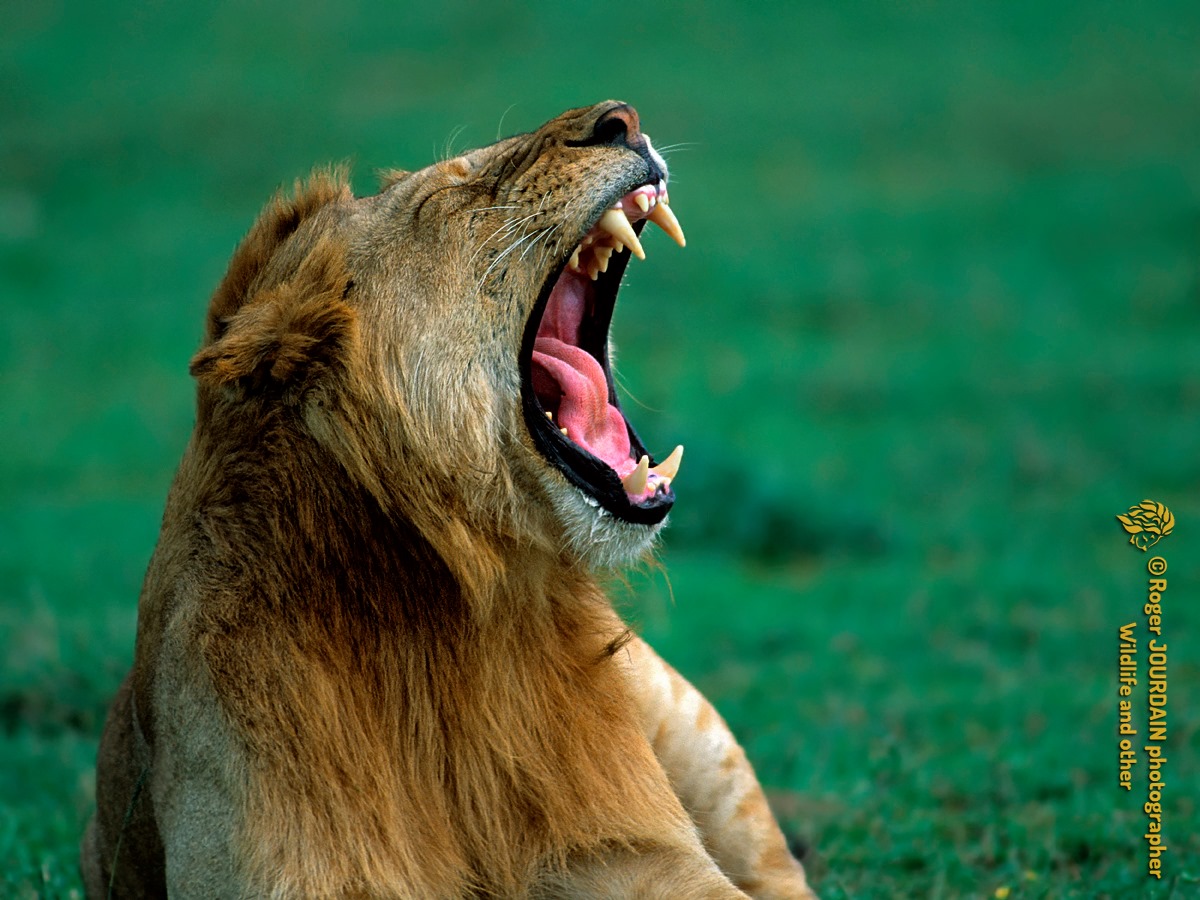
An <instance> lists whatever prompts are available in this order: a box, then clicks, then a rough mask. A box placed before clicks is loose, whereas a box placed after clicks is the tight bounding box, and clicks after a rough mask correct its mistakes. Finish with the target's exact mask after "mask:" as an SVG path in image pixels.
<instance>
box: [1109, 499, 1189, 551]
mask: <svg viewBox="0 0 1200 900" xmlns="http://www.w3.org/2000/svg"><path fill="white" fill-rule="evenodd" d="M1117 521H1119V522H1120V523H1121V527H1122V528H1124V529H1125V531H1126V533H1128V534H1129V543H1131V544H1133V546H1135V547H1137V548H1138V549H1139V550H1143V551H1144V550H1149V549H1150V548H1151V547H1153V546H1154V545H1155V544H1157V543H1158V542H1159V541H1161V540H1162V539H1163V538H1165V537H1166V536H1167V535H1168V534H1170V533H1171V529H1172V528H1174V527H1175V517H1174V516H1173V515H1171V511H1170V510H1169V509H1167V508H1166V507H1165V506H1163V505H1162V504H1161V503H1155V502H1154V501H1153V500H1143V501H1142V502H1141V503H1139V504H1138V505H1137V506H1131V507H1129V515H1127V516H1117Z"/></svg>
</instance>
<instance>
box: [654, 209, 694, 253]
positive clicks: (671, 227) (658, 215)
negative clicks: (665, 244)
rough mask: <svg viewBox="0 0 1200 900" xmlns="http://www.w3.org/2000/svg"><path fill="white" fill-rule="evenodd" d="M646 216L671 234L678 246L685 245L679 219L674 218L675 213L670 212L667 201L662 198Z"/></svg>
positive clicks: (685, 241)
mask: <svg viewBox="0 0 1200 900" xmlns="http://www.w3.org/2000/svg"><path fill="white" fill-rule="evenodd" d="M647 218H648V219H649V220H650V221H651V222H653V223H654V224H655V225H657V226H658V227H659V228H661V229H662V230H663V231H665V232H666V233H667V234H669V235H670V236H671V240H673V241H674V242H675V243H677V244H678V245H679V246H680V247H686V246H687V240H686V239H685V238H684V236H683V229H682V228H680V227H679V220H678V219H677V218H675V213H673V212H671V207H669V206H667V201H666V200H663V202H662V203H659V204H658V205H657V206H656V207H654V209H653V210H652V211H651V213H650V215H649V216H647Z"/></svg>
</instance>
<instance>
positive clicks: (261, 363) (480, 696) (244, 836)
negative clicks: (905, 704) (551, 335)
mask: <svg viewBox="0 0 1200 900" xmlns="http://www.w3.org/2000/svg"><path fill="white" fill-rule="evenodd" d="M612 108H613V105H612V104H609V105H608V106H607V107H597V108H594V109H593V110H590V111H589V110H580V111H575V112H574V113H570V114H567V115H565V116H563V117H561V118H560V119H558V120H555V122H552V123H550V125H548V126H546V128H544V129H542V131H540V132H538V133H536V134H535V135H530V136H524V137H522V138H516V139H511V140H510V141H506V142H503V143H501V144H498V145H496V146H495V147H494V148H485V150H482V151H476V153H475V154H471V155H469V156H468V157H465V158H463V160H453V161H450V162H447V163H442V164H439V165H438V166H434V167H432V168H431V169H429V170H424V171H423V172H421V173H416V174H415V175H412V176H406V177H403V178H399V179H398V180H397V182H396V184H394V185H392V186H391V187H389V188H388V189H387V190H385V191H384V192H383V193H382V194H380V195H379V196H378V197H376V198H368V199H366V200H359V199H356V198H354V197H352V196H351V194H350V192H349V190H348V189H347V188H346V187H345V186H344V185H342V184H341V183H340V182H339V181H338V180H337V179H335V178H331V177H318V178H315V179H314V180H313V182H311V183H310V184H309V185H308V186H307V187H306V188H304V189H302V190H298V192H297V195H296V196H295V197H294V198H293V199H292V200H290V201H284V200H278V201H276V202H275V203H274V204H272V205H271V206H270V207H268V209H267V210H266V211H265V212H264V214H263V216H262V217H261V218H260V220H259V222H258V223H257V224H256V226H255V228H254V229H253V230H252V231H251V233H250V234H249V235H248V236H247V238H246V240H245V241H244V242H243V244H242V246H241V247H240V248H239V250H238V252H237V253H236V254H235V256H234V259H233V261H232V263H231V266H230V271H229V273H228V274H227V275H226V278H225V280H224V281H223V283H222V285H221V287H220V288H219V289H218V291H217V294H216V295H215V296H214V298H213V302H212V307H211V310H210V317H209V330H208V337H207V340H206V342H205V346H204V347H203V348H202V349H201V351H200V353H199V354H198V355H197V357H196V359H195V360H193V372H194V374H195V375H196V376H197V379H198V382H199V395H198V414H197V424H196V431H195V434H194V436H193V438H192V441H191V444H190V445H189V447H188V450H187V453H186V454H185V457H184V460H183V462H182V464H181V466H180V470H179V474H178V476H177V478H176V481H175V484H174V486H173V488H172V490H171V494H170V497H169V498H168V502H167V509H166V513H165V516H164V520H163V527H162V533H161V535H160V540H159V545H158V548H157V550H156V552H155V555H154V559H153V560H152V561H151V564H150V568H149V571H148V573H147V576H146V581H145V585H144V587H143V592H142V597H141V602H140V612H139V629H138V643H137V653H136V659H135V664H134V668H133V670H132V672H131V673H130V676H129V678H128V679H127V680H126V683H125V684H124V685H123V687H122V690H121V692H120V694H119V696H118V698H117V700H116V701H115V702H114V704H113V708H112V710H111V712H110V716H109V721H108V724H107V726H106V730H105V735H104V738H103V741H102V744H101V750H100V756H99V764H98V774H97V804H98V810H97V815H96V818H95V820H94V821H93V823H92V824H91V825H90V826H89V830H88V834H87V835H86V836H85V840H84V848H83V869H84V874H85V882H86V884H87V888H88V894H89V896H90V897H92V898H100V897H104V896H106V895H107V892H108V888H109V883H110V880H111V881H112V884H113V888H114V890H113V895H114V896H117V897H143V896H145V897H150V896H163V895H165V894H166V893H167V891H168V890H169V891H170V893H171V896H173V897H198V898H199V897H204V898H208V897H260V896H270V897H279V898H316V897H339V898H340V897H345V898H350V897H362V898H367V897H370V898H377V897H378V898H384V897H396V898H399V897H412V898H457V897H526V896H528V897H560V896H561V897H575V896H578V897H626V896H627V897H652V896H662V897H735V896H743V895H742V894H741V893H740V892H739V891H738V890H737V888H735V887H734V885H733V883H731V881H730V880H729V879H730V878H732V879H733V881H734V882H736V883H737V884H738V885H740V886H741V887H742V888H743V889H745V890H746V891H749V892H751V893H752V894H753V895H754V896H761V897H780V898H782V897H806V896H809V895H808V893H807V888H806V887H805V884H804V878H803V873H802V871H801V869H800V867H799V865H798V864H797V863H795V861H794V860H792V859H791V857H790V855H789V854H788V853H787V851H786V847H785V846H784V842H783V838H782V835H781V834H780V833H779V830H778V828H777V826H776V825H775V824H774V821H773V819H772V818H771V816H770V813H769V811H768V810H767V808H766V806H765V801H764V800H763V798H762V792H761V790H760V789H759V787H758V785H757V782H756V781H755V780H754V776H753V773H752V771H751V770H750V768H749V766H748V764H747V763H746V761H745V757H744V755H743V754H742V753H741V750H740V749H739V748H738V747H737V745H736V743H735V742H734V741H733V739H732V737H731V736H730V735H729V732H728V730H727V729H726V728H725V726H724V724H723V723H721V721H720V719H719V717H717V716H716V714H715V713H714V712H713V711H712V709H711V707H709V706H708V705H707V703H706V702H705V701H704V700H703V698H701V697H700V696H699V694H698V693H696V692H695V690H694V689H693V688H691V687H690V686H689V685H687V683H686V682H684V681H683V680H682V679H680V678H679V676H678V675H675V674H674V673H672V672H670V670H669V669H667V668H666V667H665V664H663V663H662V662H661V661H660V660H658V658H657V657H656V656H655V655H654V654H653V652H652V651H651V650H650V649H649V648H648V647H647V646H646V645H645V644H643V643H642V642H640V641H638V640H637V639H635V638H631V637H630V636H629V635H628V633H627V632H626V630H625V627H624V625H623V624H622V623H621V621H620V619H619V618H618V617H617V615H616V614H615V613H614V611H613V609H612V607H611V605H610V604H609V602H608V601H607V600H606V598H605V597H604V595H603V594H602V592H601V591H600V589H599V588H598V586H597V583H596V581H595V579H594V577H593V575H592V574H591V571H592V567H593V565H594V563H595V562H596V561H597V559H596V558H591V559H589V558H587V556H586V555H585V554H581V553H580V552H579V549H578V548H579V544H580V538H579V537H578V535H572V534H571V533H570V529H571V527H572V526H571V524H570V523H566V522H565V518H566V516H564V513H563V509H564V506H566V505H569V503H571V502H573V501H571V500H568V499H564V497H565V496H566V491H567V490H572V491H573V490H574V488H570V487H569V486H567V487H564V486H563V485H564V484H565V482H563V484H559V482H562V479H561V477H557V475H556V473H553V472H547V471H545V470H546V469H547V468H548V467H547V466H546V464H545V462H544V461H543V460H541V458H540V457H539V456H537V454H536V453H534V451H533V450H532V449H531V447H530V445H529V443H530V442H529V439H528V437H527V435H525V436H523V432H522V431H521V429H520V428H519V427H518V426H519V421H520V420H519V418H518V416H519V412H518V411H517V408H516V406H515V399H514V398H515V397H516V396H517V394H518V391H519V383H518V381H517V379H516V371H517V370H516V366H515V364H510V362H511V361H510V360H509V359H508V357H507V354H509V352H510V349H509V348H515V347H517V346H519V344H520V340H521V335H520V330H521V327H522V325H523V323H524V321H525V318H526V317H527V316H528V315H529V308H528V302H527V301H521V300H520V299H519V298H520V297H522V296H527V295H528V293H529V291H530V290H531V288H530V284H532V281H531V279H534V278H536V275H537V273H529V274H528V276H526V275H525V274H524V273H522V272H521V271H519V270H518V269H517V268H516V267H512V268H506V269H505V272H504V274H503V276H497V275H496V268H495V267H494V266H493V267H492V269H491V271H490V272H488V273H485V274H483V277H482V278H481V273H484V270H486V269H487V268H488V266H489V265H490V262H489V257H488V256H487V255H486V254H481V253H480V250H481V248H485V247H486V245H487V240H488V239H489V238H488V235H489V234H492V233H493V232H494V231H495V230H496V225H495V223H502V222H504V221H505V220H507V219H508V218H509V215H510V214H508V213H503V212H498V213H495V214H493V215H494V216H495V222H493V221H492V220H491V219H490V218H487V213H486V211H485V210H484V208H485V207H492V206H504V207H508V208H510V209H511V208H513V207H514V206H517V205H518V203H519V202H527V203H528V202H532V201H531V200H530V199H529V198H530V197H533V196H535V192H540V195H541V196H546V195H547V194H548V193H553V192H555V191H558V192H560V193H562V194H563V195H564V196H562V198H561V202H562V205H563V208H566V209H568V210H570V209H571V206H570V202H574V201H575V200H576V199H577V198H575V197H573V196H572V190H571V185H572V184H573V183H579V184H580V186H581V187H580V194H581V196H582V194H583V193H585V192H586V188H587V184H588V179H589V178H591V177H594V172H595V171H598V169H595V170H594V169H591V168H588V167H586V166H585V167H584V168H583V171H575V170H573V169H572V167H571V166H565V165H563V161H562V159H556V158H555V154H556V153H558V154H562V153H564V152H565V151H563V150H562V149H561V147H562V144H563V141H562V134H563V133H565V134H567V135H568V136H569V135H570V134H572V133H574V132H573V131H572V129H574V131H576V132H577V131H578V130H579V129H580V128H581V127H591V123H592V122H593V121H594V120H595V118H596V116H597V115H602V114H603V113H604V112H605V111H606V110H608V111H611V109H612ZM581 123H583V124H581ZM556 139H557V142H556ZM606 164H607V165H609V167H610V168H611V160H609V161H607V163H606ZM522 167H523V168H522ZM510 169H515V172H512V173H508V170H510ZM481 173H491V176H494V177H489V178H488V179H486V180H485V178H484V175H483V174H481ZM497 173H500V174H497ZM505 173H508V174H505ZM523 175H524V176H525V178H526V180H525V181H522V176H523ZM481 182H482V183H486V184H487V185H488V186H489V193H488V194H487V196H486V198H483V199H481V198H480V197H479V196H476V194H477V193H478V191H476V193H472V190H473V189H474V188H476V187H477V186H478V185H479V184H480V183H481ZM447 188H456V189H457V190H458V194H463V195H465V196H467V197H468V198H470V201H471V204H472V205H471V206H470V208H469V212H471V213H473V214H475V213H478V214H482V215H483V216H484V218H483V219H482V220H480V219H479V218H472V217H471V216H460V215H459V212H460V210H459V209H457V208H454V209H448V210H447V209H443V210H441V211H440V213H439V214H438V216H437V217H436V218H435V217H433V216H432V215H431V216H430V217H429V218H428V220H424V219H422V215H423V214H425V213H427V212H429V211H430V210H429V204H431V203H436V202H439V201H437V200H436V199H435V198H436V197H438V195H439V194H441V195H442V196H445V194H444V192H445V191H446V189H447ZM456 196H457V194H456ZM573 214H574V215H584V213H583V212H582V211H580V212H577V213H573ZM494 257H495V254H492V257H491V261H493V262H494ZM476 260H478V263H477V264H476ZM489 278H490V279H491V280H490V281H489V280H488V279H489ZM523 279H525V280H523ZM526 281H529V282H530V283H529V284H527V283H525V282H526ZM532 289H533V292H534V293H536V285H533V288H532ZM522 303H524V305H522ZM512 352H514V353H515V352H516V351H515V349H513V350H512ZM556 478H557V480H556ZM556 491H557V492H558V495H557V496H556V495H555V494H554V492H556ZM633 528H634V526H625V525H623V524H620V523H617V524H616V525H614V528H613V529H612V533H611V534H609V535H608V536H607V541H608V546H609V547H611V546H613V545H617V544H631V543H636V540H635V538H634V537H631V535H634V534H635V532H634V531H633V530H632V529H633ZM603 537H604V536H603V535H601V538H603ZM598 556H599V558H601V559H603V560H604V561H608V559H609V556H610V551H609V550H607V549H605V550H602V551H599V552H598ZM689 735H691V736H694V737H695V738H696V743H695V744H694V748H693V749H694V752H690V751H689ZM697 826H698V827H699V831H698V830H697ZM714 860H715V861H714ZM722 870H723V871H724V874H722ZM727 876H728V877H727Z"/></svg>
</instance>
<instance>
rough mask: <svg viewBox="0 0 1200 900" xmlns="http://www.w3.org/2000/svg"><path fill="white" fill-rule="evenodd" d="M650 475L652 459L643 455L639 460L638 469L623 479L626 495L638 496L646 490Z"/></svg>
mask: <svg viewBox="0 0 1200 900" xmlns="http://www.w3.org/2000/svg"><path fill="white" fill-rule="evenodd" d="M649 475H650V457H648V456H646V454H644V453H643V454H642V458H641V459H639V460H638V464H637V468H636V469H634V470H633V471H632V472H630V473H629V474H628V475H626V476H625V477H624V478H622V479H621V484H622V485H624V487H625V493H627V494H631V495H633V496H637V495H638V494H640V493H641V492H642V491H644V490H646V479H647V478H648V477H649Z"/></svg>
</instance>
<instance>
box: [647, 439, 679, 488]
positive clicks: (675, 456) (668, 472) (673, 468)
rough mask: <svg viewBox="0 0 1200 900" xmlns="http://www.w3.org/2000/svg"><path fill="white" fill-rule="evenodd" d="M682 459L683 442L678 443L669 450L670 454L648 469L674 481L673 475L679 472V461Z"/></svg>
mask: <svg viewBox="0 0 1200 900" xmlns="http://www.w3.org/2000/svg"><path fill="white" fill-rule="evenodd" d="M682 459H683V444H680V445H679V446H678V447H676V448H675V449H674V450H672V451H671V455H670V456H668V457H667V458H666V459H664V460H663V461H662V462H660V463H659V464H658V465H657V466H655V467H654V468H653V469H651V470H650V471H651V472H653V473H654V474H655V475H658V476H659V477H660V478H666V479H667V480H668V481H674V480H675V476H676V475H678V474H679V462H680V460H682Z"/></svg>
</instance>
